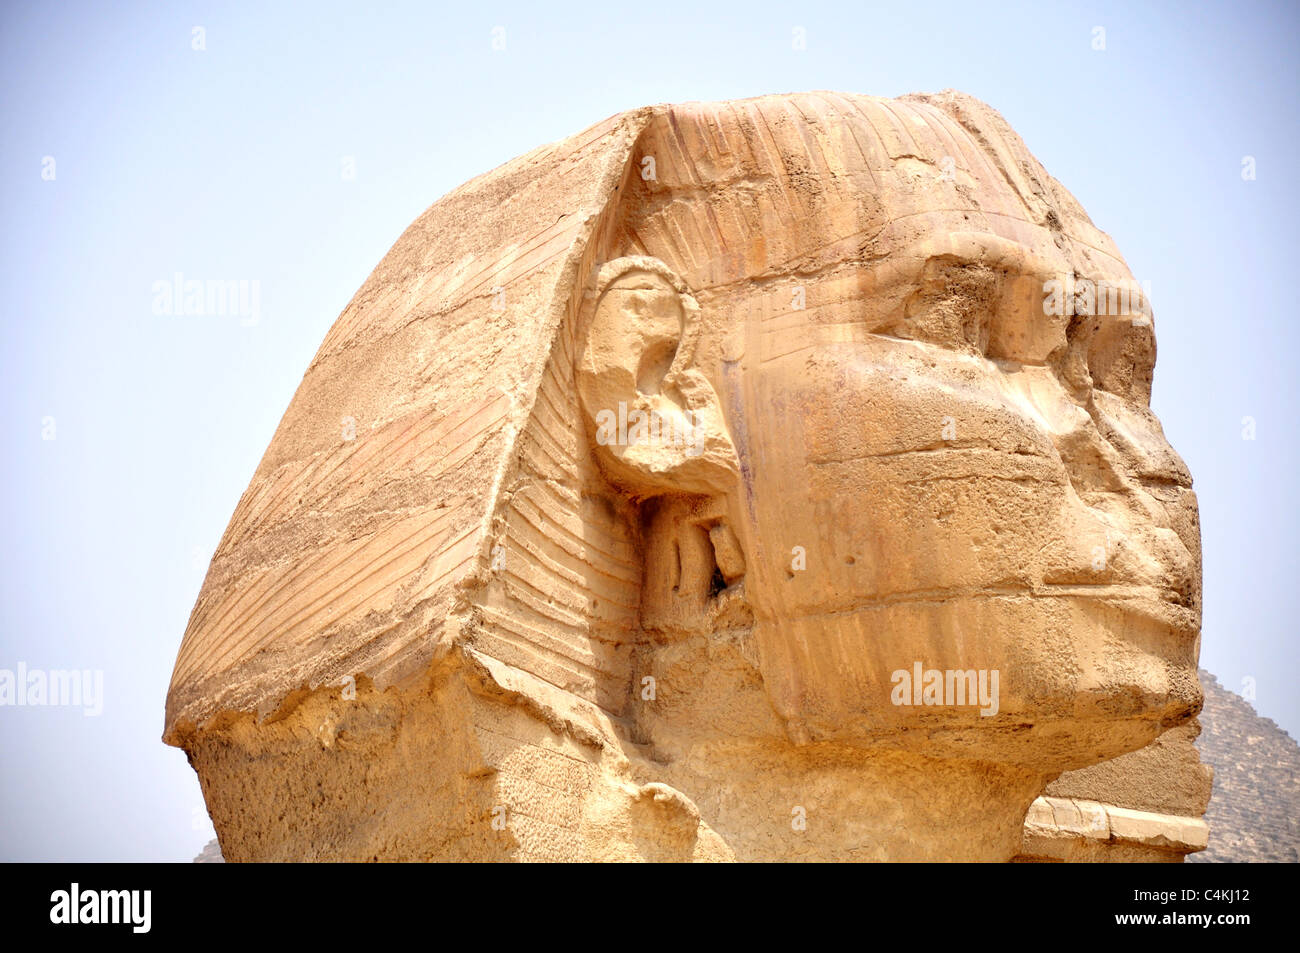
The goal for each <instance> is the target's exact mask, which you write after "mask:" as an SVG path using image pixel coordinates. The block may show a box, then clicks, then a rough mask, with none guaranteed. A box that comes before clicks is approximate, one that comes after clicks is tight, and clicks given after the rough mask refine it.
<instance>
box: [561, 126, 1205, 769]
mask: <svg viewBox="0 0 1300 953" xmlns="http://www.w3.org/2000/svg"><path fill="white" fill-rule="evenodd" d="M971 148H972V149H975V148H978V147H977V146H975V145H974V144H972V146H971ZM899 168H900V164H899V163H895V165H894V172H895V174H896V175H902V174H903V173H900V172H899V171H898V170H899ZM903 168H904V171H906V168H905V167H903ZM725 171H726V170H723V171H720V172H719V173H718V175H719V179H724V178H725ZM875 181H876V183H877V191H876V192H875V193H873V195H872V196H870V200H869V201H868V200H867V199H866V198H865V197H864V196H841V201H842V202H844V203H845V204H847V205H848V206H850V207H852V208H854V210H855V211H854V212H853V214H854V215H856V216H857V219H856V220H855V221H853V222H852V223H851V224H853V225H864V224H866V223H864V222H863V220H862V219H863V217H867V218H869V219H870V225H871V228H870V229H865V228H864V229H861V231H870V232H872V233H874V234H873V239H872V241H871V243H870V245H869V246H864V245H863V244H861V243H859V242H853V243H841V244H840V247H839V248H835V247H833V244H834V243H831V244H832V248H831V251H830V252H829V253H828V252H827V251H826V245H827V239H828V238H833V237H834V235H835V233H836V231H837V229H836V228H835V227H834V223H833V222H832V223H829V224H828V223H826V222H823V223H812V224H809V225H808V226H807V228H806V229H804V228H802V227H801V226H800V224H798V223H795V224H791V223H789V222H784V221H780V220H779V219H773V220H772V221H771V222H770V223H768V224H769V226H770V228H769V230H767V231H762V230H757V231H749V232H742V233H740V234H734V235H733V234H730V233H727V234H724V235H723V238H724V245H725V250H724V248H722V247H720V248H717V249H713V252H714V253H715V254H716V255H717V256H719V257H721V258H725V257H726V255H727V254H732V255H734V254H735V248H736V246H737V244H739V245H741V246H742V253H741V259H743V260H742V261H740V263H739V264H737V265H736V270H737V271H738V272H739V273H740V275H739V276H738V275H735V274H731V275H728V276H727V278H726V280H724V281H716V275H715V276H714V278H715V280H714V281H713V282H708V283H707V284H706V281H701V284H706V286H704V287H701V286H700V285H695V284H693V282H692V279H691V277H686V278H682V277H680V276H678V274H677V273H676V271H675V270H674V269H673V268H671V267H669V266H668V265H665V264H664V263H663V262H661V261H658V260H654V265H655V267H657V268H661V269H662V271H661V272H653V273H652V272H651V271H649V270H647V269H648V267H649V266H647V264H646V261H645V260H644V259H638V260H636V261H632V260H630V259H629V260H624V261H623V263H622V264H621V265H620V264H619V263H618V262H615V263H613V264H611V265H607V266H606V268H607V269H612V272H611V273H614V272H617V271H618V270H619V269H620V268H622V269H624V272H623V274H624V277H623V278H609V277H608V276H607V281H606V285H605V290H603V291H602V292H601V293H600V294H599V295H598V296H597V298H596V307H595V311H594V317H593V319H592V321H591V324H590V327H591V330H590V331H589V333H588V336H587V338H586V341H587V342H588V343H587V348H588V350H587V351H586V352H585V353H586V354H587V358H586V361H587V363H586V364H584V368H585V369H584V370H583V371H581V372H580V374H579V388H580V390H582V391H583V398H584V406H585V408H586V410H587V414H588V417H589V419H591V417H592V416H593V415H594V414H595V413H596V412H597V407H604V406H614V405H615V404H617V402H618V401H619V400H623V401H626V402H630V404H635V403H636V402H637V401H640V402H641V403H642V405H643V406H646V407H647V408H648V407H649V406H650V404H652V403H654V402H658V404H659V405H660V406H670V407H676V408H677V409H678V410H679V411H682V410H693V411H694V412H695V413H696V414H697V415H704V416H708V415H713V416H712V417H709V418H708V419H709V421H710V423H709V430H708V432H709V441H710V442H709V452H708V454H706V455H705V456H704V458H703V462H702V463H701V462H700V459H699V458H697V459H696V460H695V461H694V462H692V461H691V460H689V459H688V458H686V457H685V456H684V455H683V454H681V453H680V452H679V451H674V449H673V448H672V447H667V448H660V449H659V450H657V451H656V453H658V455H657V456H654V455H653V454H652V453H651V452H650V451H649V450H642V451H633V452H630V453H629V452H628V451H627V450H613V451H611V450H610V448H608V447H598V448H597V458H598V459H600V460H601V462H602V466H603V467H604V469H605V470H606V472H607V473H608V474H610V475H611V477H612V478H613V479H614V481H615V482H616V483H617V484H618V485H620V486H622V487H623V488H624V490H625V491H627V492H628V493H630V494H632V495H633V496H634V497H636V498H639V499H643V500H648V501H649V502H647V503H645V504H643V507H642V512H643V514H644V519H645V527H644V530H643V533H644V538H645V540H646V546H647V555H646V570H645V582H644V591H643V598H642V608H641V612H642V618H643V621H646V620H648V621H649V623H650V624H649V626H648V628H649V629H650V630H651V631H652V633H658V634H657V635H656V636H655V637H658V638H662V639H671V638H673V637H680V634H681V633H684V632H699V631H708V630H714V631H716V630H717V629H718V628H719V626H722V627H724V628H725V627H727V626H730V625H740V624H744V622H743V614H742V616H737V614H736V612H734V611H733V608H734V604H735V603H738V602H743V604H744V606H745V608H746V610H747V611H748V612H752V619H753V621H752V639H753V642H754V646H755V648H756V652H755V655H756V657H757V659H758V666H759V668H760V670H761V674H762V679H763V683H764V687H765V689H766V692H767V695H768V697H769V699H770V701H771V703H772V705H773V707H774V709H775V710H776V711H777V713H778V714H779V715H780V716H781V718H782V720H783V723H784V726H785V728H786V731H787V732H788V735H789V737H790V738H791V739H792V740H793V741H795V742H796V743H811V742H821V741H836V742H842V743H847V744H851V745H855V746H883V747H894V748H906V749H909V750H915V751H920V752H923V753H928V754H936V755H942V756H957V757H975V758H989V759H996V760H1010V761H1017V762H1033V763H1035V764H1039V765H1043V766H1046V767H1048V768H1051V769H1057V768H1061V767H1069V766H1074V765H1076V764H1080V763H1085V762H1090V761H1095V760H1098V759H1100V758H1102V757H1109V756H1113V755H1115V754H1118V753H1121V752H1123V751H1126V750H1132V749H1133V748H1136V747H1140V746H1141V745H1142V744H1145V743H1146V742H1147V741H1149V740H1150V739H1151V738H1152V737H1154V736H1155V734H1157V733H1158V732H1159V730H1161V727H1162V726H1163V725H1167V724H1168V723H1171V722H1174V721H1177V720H1180V719H1182V718H1184V717H1186V716H1187V715H1188V714H1189V713H1190V712H1191V711H1193V710H1194V708H1195V706H1196V704H1197V703H1198V701H1199V690H1198V688H1197V682H1196V673H1195V662H1196V657H1197V654H1198V641H1199V623H1200V608H1199V607H1200V592H1199V574H1200V566H1199V530H1198V526H1197V517H1196V502H1195V497H1194V495H1193V493H1192V492H1191V489H1190V486H1191V479H1190V476H1189V474H1188V472H1187V469H1186V467H1185V466H1184V464H1183V463H1182V461H1181V460H1180V459H1179V457H1178V456H1177V454H1176V453H1175V452H1174V451H1173V450H1172V448H1171V447H1170V446H1169V445H1168V443H1167V442H1166V440H1165V438H1164V436H1163V434H1162V432H1161V429H1160V425H1159V422H1158V421H1157V420H1156V418H1155V417H1154V415H1153V414H1152V413H1151V411H1150V408H1149V399H1150V388H1151V379H1152V368H1153V364H1154V360H1155V342H1154V336H1153V325H1152V318H1151V311H1150V305H1149V302H1148V301H1147V300H1146V296H1145V295H1144V294H1142V293H1141V290H1140V286H1139V285H1138V284H1137V282H1135V281H1134V280H1133V276H1132V275H1131V273H1130V272H1129V271H1128V268H1127V266H1126V265H1125V264H1124V263H1123V261H1122V259H1120V257H1119V256H1118V253H1116V252H1113V250H1109V251H1108V250H1107V248H1108V246H1106V245H1101V244H1100V243H1098V242H1097V241H1096V239H1095V238H1094V235H1093V234H1092V233H1082V232H1076V233H1075V234H1071V233H1070V231H1069V230H1068V228H1066V227H1063V226H1062V225H1061V218H1060V217H1059V216H1057V215H1056V213H1054V212H1050V211H1049V213H1048V214H1047V215H1046V216H1045V220H1046V222H1047V225H1043V224H1041V223H1035V222H1032V221H1029V216H1028V215H1027V214H1025V213H1024V212H1023V211H1022V212H1021V213H1020V214H1019V215H1018V216H1012V215H997V214H993V213H991V212H990V209H1007V208H1018V209H1022V210H1023V209H1024V204H1023V200H1022V199H1021V198H1020V196H1019V195H1018V194H1016V192H1015V191H1014V190H1013V189H1012V188H1011V186H1010V185H1009V184H1007V182H1006V181H1003V180H998V179H996V178H994V177H988V178H987V179H983V180H980V181H979V182H978V183H977V184H978V188H977V189H976V188H970V189H966V190H962V189H955V190H954V189H944V187H942V186H940V187H938V188H936V189H933V190H928V191H927V188H926V186H925V184H924V183H922V184H921V185H917V184H916V182H915V181H914V180H913V181H912V182H911V184H910V185H906V184H899V185H898V186H897V187H896V188H892V189H891V188H890V187H889V181H890V180H889V179H887V178H885V179H884V180H883V184H882V177H881V176H876V178H875ZM671 187H672V186H671V184H669V185H668V186H667V188H669V189H671ZM719 188H720V190H721V189H722V187H719ZM702 192H703V193H705V194H707V190H701V189H698V188H696V189H695V190H694V191H693V192H692V193H691V195H690V196H689V197H686V198H680V199H678V200H677V201H679V202H686V203H690V202H694V203H696V206H697V208H696V209H695V218H696V220H702V219H705V218H707V219H709V220H710V221H724V222H725V221H727V219H728V218H729V217H730V216H728V215H727V214H726V213H727V205H728V202H729V201H731V199H729V197H728V196H727V195H726V194H725V191H722V194H719V192H718V191H715V192H714V193H713V194H712V195H709V196H708V197H704V198H701V197H699V196H700V195H701V193H702ZM850 199H851V200H850ZM661 204H662V203H661ZM864 208H866V209H867V211H866V212H865V213H864V212H863V211H862V210H863V209H864ZM827 214H829V215H832V217H833V214H834V213H827ZM1079 214H1080V215H1081V211H1080V213H1079ZM635 215H636V213H631V217H633V218H635ZM1084 221H1086V219H1084ZM654 224H655V222H654V218H653V213H645V214H644V215H643V216H642V218H640V219H639V220H637V234H638V235H639V236H642V244H643V245H648V246H650V247H652V248H653V242H652V241H646V240H644V236H645V235H650V236H653V233H654ZM1067 224H1068V223H1067ZM840 231H857V230H856V229H849V228H842V229H840ZM774 233H778V234H774ZM1095 234H1096V235H1100V233H1095ZM1103 237H1104V236H1103ZM1107 241H1108V240H1107ZM746 243H748V245H749V247H748V248H745V247H744V246H745V244H746ZM756 244H761V245H763V246H764V248H766V247H767V246H769V245H777V244H780V245H783V246H784V249H783V253H784V254H785V256H786V258H787V260H796V261H798V260H800V254H802V256H803V258H802V264H803V268H802V270H796V269H787V270H786V271H785V272H784V273H783V272H781V271H780V270H777V269H772V268H770V267H769V268H768V269H767V270H766V272H765V273H764V274H763V275H762V277H761V279H758V280H756V279H755V278H754V277H753V276H752V271H753V270H754V269H753V268H752V267H749V266H747V265H746V264H745V261H748V260H751V259H754V258H757V257H760V256H761V255H762V254H763V252H762V251H756V250H755V248H754V246H755V245H756ZM667 247H669V246H668V244H667V243H665V248H667ZM818 253H820V255H821V257H820V258H815V267H810V266H809V261H810V260H813V257H814V256H815V255H816V254H818ZM769 257H770V256H769ZM681 262H682V259H678V260H677V261H674V262H673V264H674V265H678V264H680V263H681ZM747 267H749V271H750V272H751V274H750V275H748V276H746V275H745V271H746V268H747ZM651 274H653V275H654V276H655V277H654V278H653V280H650V279H648V278H647V276H648V275H651ZM637 276H640V277H639V279H638V278H637ZM636 280H640V281H642V282H646V284H645V287H646V288H647V289H649V288H654V289H656V290H655V291H653V292H649V291H646V292H636V293H632V292H629V291H627V290H625V286H626V283H627V282H629V281H632V282H633V283H634V284H635V282H636ZM697 280H699V279H698V278H697ZM670 286H671V287H674V288H675V289H676V299H677V300H678V301H679V302H683V305H682V313H683V314H684V315H686V317H685V319H684V321H683V332H682V337H681V339H680V340H681V341H682V344H683V350H682V351H681V352H675V353H674V354H673V357H672V360H671V362H669V361H668V359H667V358H666V357H664V344H663V340H662V334H663V333H664V332H665V329H666V328H667V327H668V326H669V324H670V323H671V322H665V321H663V320H658V319H655V320H651V319H650V317H649V315H650V313H651V312H652V311H653V312H655V313H657V312H659V311H665V312H674V313H675V311H674V309H673V308H672V307H671V304H665V298H666V296H668V290H667V289H668V288H669V287H670ZM638 294H650V295H652V296H653V297H654V300H655V302H656V304H655V305H654V307H653V308H650V307H649V306H648V304H647V302H646V300H645V299H642V298H637V297H636V295H638ZM634 302H635V303H634ZM641 329H652V331H648V332H646V333H644V334H642V333H641ZM696 338H698V340H697V339H696ZM615 339H618V340H619V341H620V342H621V344H620V347H622V348H623V351H622V352H619V351H618V348H614V347H610V346H609V344H608V342H610V341H613V340H615ZM593 342H595V343H593ZM601 342H604V343H601ZM593 354H596V355H597V357H596V358H595V362H594V363H592V362H591V361H592V355H593ZM620 355H621V356H620ZM656 356H657V357H656ZM650 358H655V359H657V360H658V361H659V363H658V364H655V362H654V360H650ZM647 360H649V364H647ZM614 365H620V366H621V367H622V370H621V371H618V372H616V371H612V370H610V367H611V366H614ZM646 366H655V367H663V368H665V370H664V373H663V374H658V373H656V374H654V375H650V377H653V378H654V380H653V381H652V382H651V383H649V384H648V383H647V381H648V378H647V377H646V375H645V374H644V373H643V372H642V369H643V368H644V367H646ZM593 369H594V370H593ZM620 374H621V377H620ZM691 375H694V376H695V377H696V378H697V379H698V380H697V381H696V383H695V385H694V386H693V388H691V389H690V394H691V397H690V399H689V400H688V399H686V398H684V397H683V389H682V387H681V386H680V383H679V382H680V381H682V380H685V379H686V378H688V377H690V376H691ZM598 391H599V392H600V396H599V397H596V396H595V395H596V393H597V392H598ZM620 395H621V396H620ZM638 452H639V453H640V459H639V460H638V459H635V457H636V454H637V453H638ZM652 459H653V461H654V463H653V465H648V464H649V462H650V461H651V460H652ZM706 465H707V466H706ZM692 466H693V467H694V469H692ZM706 470H707V472H705V471H706ZM733 541H734V545H733ZM724 568H725V569H726V571H725V572H723V571H722V569H724ZM720 579H721V581H720ZM738 620H739V621H738ZM674 632H676V633H678V636H674V635H673V633H674ZM935 673H937V674H935ZM936 679H938V681H936Z"/></svg>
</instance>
